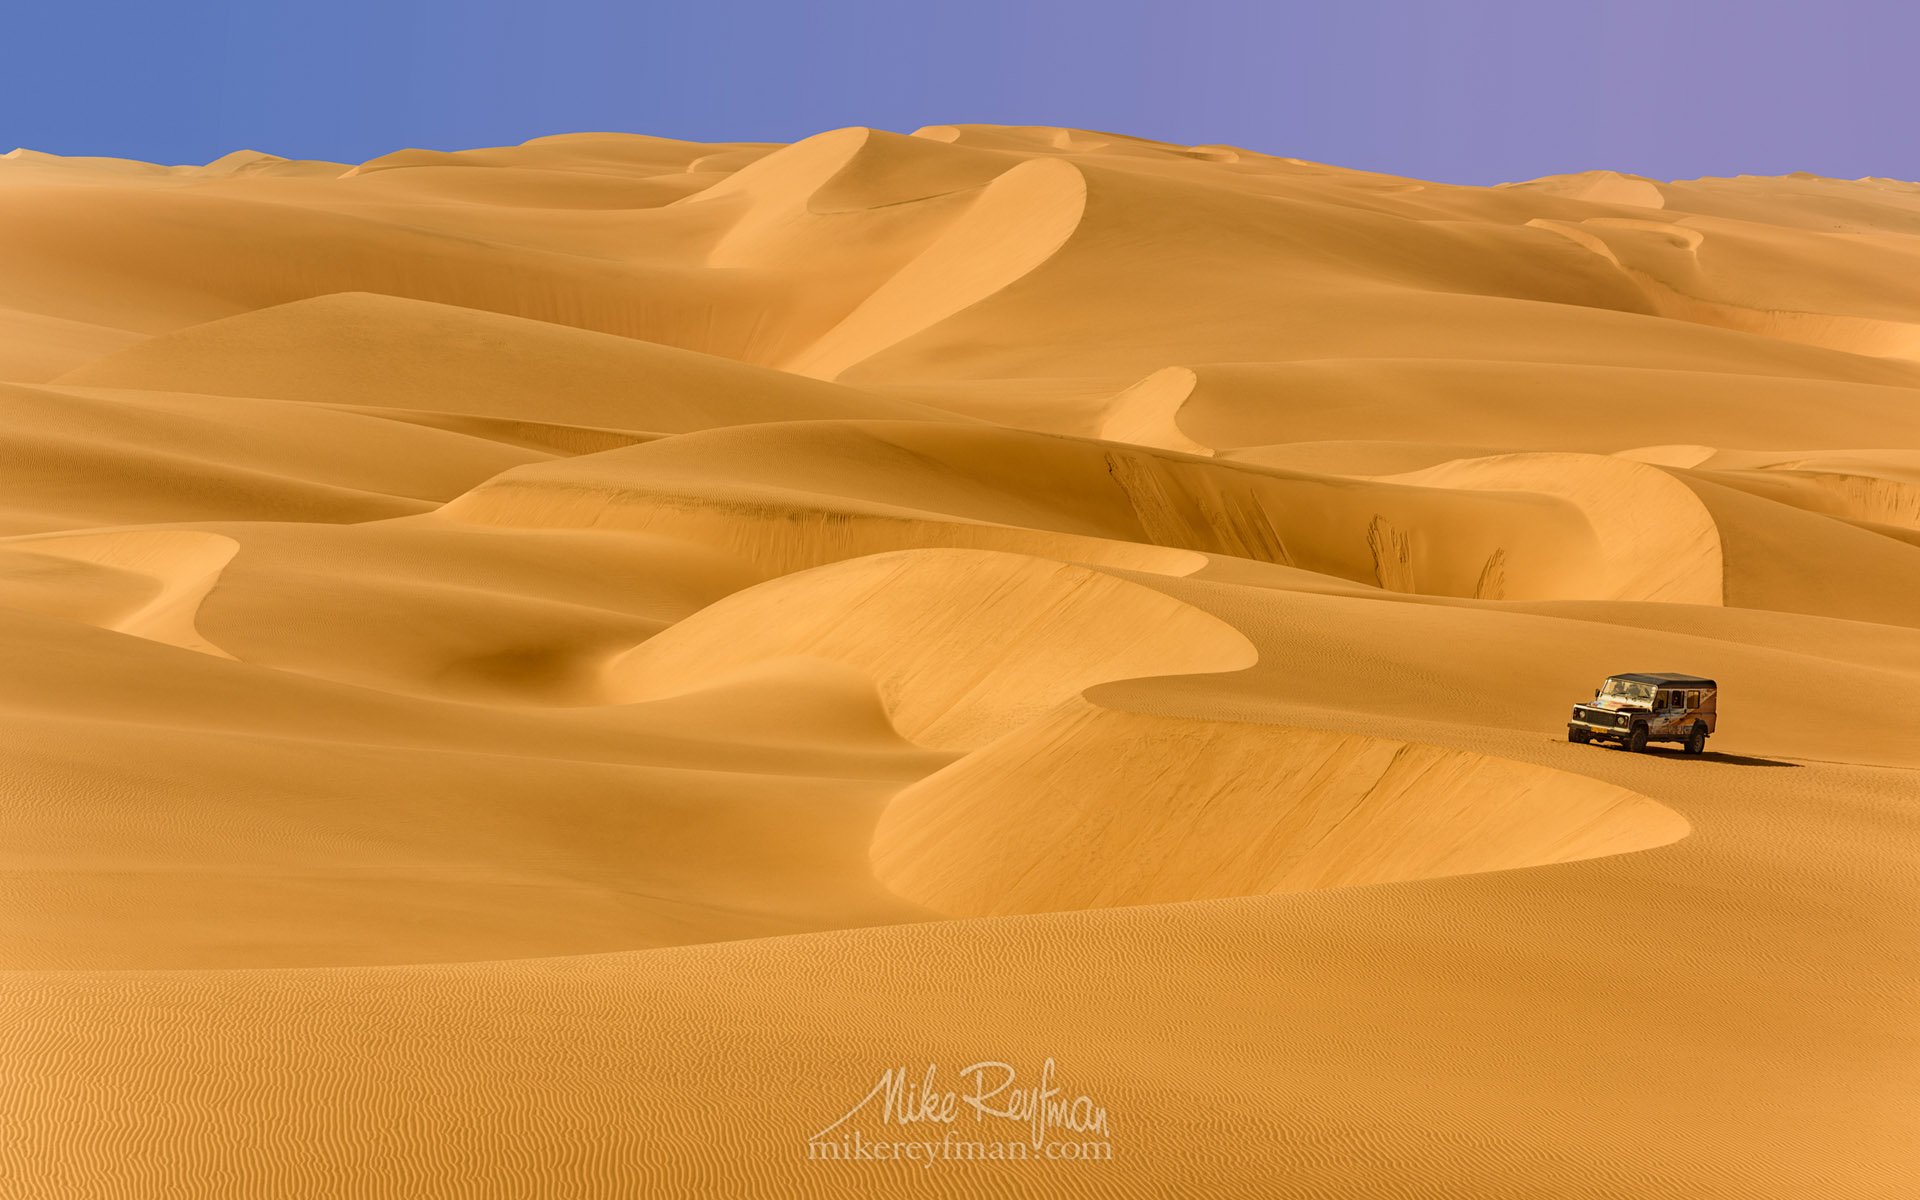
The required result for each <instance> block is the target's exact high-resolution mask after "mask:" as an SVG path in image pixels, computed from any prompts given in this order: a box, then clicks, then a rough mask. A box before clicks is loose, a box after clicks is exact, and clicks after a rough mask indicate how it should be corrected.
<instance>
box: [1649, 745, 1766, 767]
mask: <svg viewBox="0 0 1920 1200" xmlns="http://www.w3.org/2000/svg"><path fill="white" fill-rule="evenodd" d="M1616 749H1620V750H1625V749H1626V747H1624V746H1620V747H1616ZM1643 753H1646V754H1650V755H1653V756H1654V757H1656V758H1671V759H1674V760H1675V761H1677V762H1703V763H1727V764H1729V765H1731V766H1735V767H1797V766H1800V765H1801V764H1800V763H1797V762H1788V761H1787V760H1785V759H1783V758H1754V757H1752V756H1750V755H1746V754H1722V753H1720V752H1719V751H1718V750H1709V751H1707V752H1706V753H1705V754H1688V753H1687V752H1686V751H1685V750H1683V749H1681V748H1680V747H1678V746H1648V747H1647V748H1646V750H1645V751H1644V752H1643Z"/></svg>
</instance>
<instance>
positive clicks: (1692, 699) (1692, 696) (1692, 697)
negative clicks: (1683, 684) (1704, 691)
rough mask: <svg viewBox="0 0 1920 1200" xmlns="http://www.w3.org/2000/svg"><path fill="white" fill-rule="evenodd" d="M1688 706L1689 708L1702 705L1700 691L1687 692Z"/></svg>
mask: <svg viewBox="0 0 1920 1200" xmlns="http://www.w3.org/2000/svg"><path fill="white" fill-rule="evenodd" d="M1687 707H1688V708H1699V707H1700V693H1699V692H1688V693H1687Z"/></svg>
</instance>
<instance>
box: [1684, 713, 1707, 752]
mask: <svg viewBox="0 0 1920 1200" xmlns="http://www.w3.org/2000/svg"><path fill="white" fill-rule="evenodd" d="M1706 752H1707V727H1706V726H1705V725H1703V724H1701V723H1700V722H1698V721H1695V722H1694V723H1693V727H1692V728H1691V729H1688V730H1687V753H1688V754H1705V753H1706Z"/></svg>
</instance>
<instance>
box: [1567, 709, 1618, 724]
mask: <svg viewBox="0 0 1920 1200" xmlns="http://www.w3.org/2000/svg"><path fill="white" fill-rule="evenodd" d="M1573 719H1574V720H1576V721H1585V722H1587V723H1588V724H1589V725H1611V726H1613V727H1615V728H1618V727H1620V726H1622V725H1625V724H1626V723H1627V717H1626V714H1625V713H1617V712H1609V711H1607V710H1606V709H1604V708H1576V709H1574V710H1573Z"/></svg>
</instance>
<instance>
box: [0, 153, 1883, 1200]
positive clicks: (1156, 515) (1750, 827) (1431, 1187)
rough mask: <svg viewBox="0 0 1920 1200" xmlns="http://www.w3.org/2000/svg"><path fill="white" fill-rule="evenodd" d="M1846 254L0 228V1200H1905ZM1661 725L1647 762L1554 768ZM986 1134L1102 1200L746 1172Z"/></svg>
mask: <svg viewBox="0 0 1920 1200" xmlns="http://www.w3.org/2000/svg"><path fill="white" fill-rule="evenodd" d="M1917 246H1920V188H1917V187H1916V186H1915V185H1911V184H1899V183H1893V182H1889V181H1885V180H1861V181H1853V182H1847V181H1837V180H1822V179H1813V178H1810V177H1797V176H1796V177H1790V178H1784V179H1759V178H1740V179H1705V180H1694V181H1687V182H1679V183H1670V182H1662V181H1657V180H1649V179H1641V178H1638V177H1633V176H1625V175H1620V174H1617V173H1612V172H1596V173H1590V174H1587V175H1581V176H1569V177H1561V178H1554V179H1546V180H1536V181H1532V182H1529V183H1523V184H1515V185H1510V186H1501V187H1494V188H1471V187H1456V186H1451V185H1445V184H1438V183H1431V182H1426V181H1421V180H1414V179H1405V178H1400V177H1395V176H1388V175H1381V174H1377V173H1371V172H1364V171H1354V170H1347V169H1343V168H1338V167H1332V166H1327V165H1324V164H1317V163H1310V162H1304V161H1301V160H1298V159H1293V158H1287V157H1278V156H1273V155H1268V154H1262V153H1259V152H1256V151H1253V150H1250V149H1244V148H1240V147H1231V146H1220V145H1201V146H1185V145H1174V144H1169V143H1164V142H1156V141H1151V140H1147V139H1142V138H1134V137H1128V136H1124V135H1120V134H1114V133H1096V132H1089V131H1081V130H1071V129H1060V128H1054V127H1039V126H1036V127H1011V126H978V125H942V126H931V127H928V128H926V129H923V130H920V131H918V132H917V133H913V134H900V133H891V132H886V131H882V130H875V129H865V128H849V129H840V130H831V131H827V132H824V133H821V134H818V135H815V136H813V137H809V138H805V139H803V140H801V141H799V142H796V143H794V144H792V145H785V146H782V145H771V144H762V143H721V144H712V145H707V144H698V143H691V142H684V141H678V140H673V139H664V138H647V137H639V136H632V135H621V134H580V135H568V136H559V137H552V138H539V139H535V140H533V141H530V142H527V143H525V144H523V145H519V146H505V147H493V148H487V149H482V150H473V151H461V152H442V151H426V150H399V151H396V152H395V153H392V154H388V155H384V156H382V157H380V158H378V159H375V160H372V161H370V162H367V163H362V164H358V165H355V164H347V163H324V162H300V161H288V160H285V159H280V158H277V157H275V156H273V155H270V154H261V153H256V152H250V151H243V152H236V153H235V154H232V155H229V156H227V157H226V158H223V159H221V160H218V161H216V162H214V163H211V164H208V165H206V166H204V167H163V166H155V165H151V164H136V163H125V162H116V161H112V160H92V159H62V158H59V157H56V156H51V155H44V154H33V153H27V152H21V153H15V154H11V155H6V156H3V157H0V718H3V719H4V728H5V736H4V737H0V809H4V813H5V820H6V836H4V837H0V911H4V913H5V917H6V919H5V920H3V921H0V1006H5V1007H6V1009H7V1012H6V1018H5V1019H3V1020H0V1060H4V1061H5V1062H6V1063H7V1064H8V1069H7V1071H6V1072H4V1073H0V1075H4V1078H5V1079H6V1080H8V1081H10V1082H12V1083H14V1084H16V1085H17V1086H18V1088H19V1094H20V1096H21V1097H24V1099H23V1100H22V1102H21V1103H19V1104H17V1105H14V1106H12V1107H13V1109H14V1110H15V1111H12V1112H10V1118H12V1119H13V1120H14V1124H13V1125H12V1126H10V1127H9V1131H8V1134H7V1136H6V1137H3V1138H0V1177H4V1178H6V1179H7V1180H8V1181H9V1190H8V1193H7V1194H8V1197H9V1200H11V1197H12V1196H13V1195H14V1194H15V1193H16V1192H17V1193H18V1194H19V1195H21V1196H22V1197H35V1198H36V1200H37V1198H38V1197H46V1198H47V1200H70V1198H71V1197H74V1196H142V1197H144V1196H157V1195H174V1194H192V1195H195V1196H200V1195H205V1196H207V1197H227V1196H231V1197H235V1198H239V1197H246V1198H248V1200H251V1198H252V1197H254V1196H256V1195H258V1194H261V1192H262V1188H263V1186H266V1187H267V1190H269V1191H272V1192H274V1193H276V1194H286V1195H354V1196H362V1195H364V1196H369V1197H386V1196H395V1197H398V1196H408V1197H426V1198H433V1197H440V1196H448V1197H452V1196H475V1195H497V1194H506V1193H512V1194H515V1195H526V1196H529V1197H535V1196H554V1197H567V1198H568V1200H574V1198H577V1197H600V1196H605V1197H622V1198H624V1197H630V1196H634V1195H641V1194H652V1193H656V1192H658V1193H663V1194H665V1193H675V1194H677V1193H683V1192H684V1193H699V1194H723V1195H808V1194H825V1193H827V1192H831V1193H833V1194H848V1195H887V1196H894V1195H922V1194H925V1195H960V1194H964V1195H1007V1196H1015V1195H1020V1196H1026V1195H1032V1196H1046V1197H1052V1196H1065V1195H1071V1194H1078V1193H1079V1192H1080V1191H1081V1190H1084V1191H1085V1192H1087V1193H1088V1194H1099V1195H1127V1196H1134V1195H1138V1196H1158V1195H1174V1194H1196V1195H1198V1194H1204V1195H1220V1196H1241V1195H1259V1194H1268V1193H1273V1192H1276V1191H1284V1192H1287V1193H1289V1194H1299V1195H1313V1196H1328V1197H1346V1196H1354V1197H1371V1196H1378V1195H1404V1196H1419V1197H1427V1196H1433V1197H1448V1198H1452V1197H1461V1198H1466V1197H1473V1198H1476V1200H1477V1198H1479V1197H1490V1196H1569V1197H1587V1196H1593V1197H1598V1196H1602V1195H1606V1196H1618V1195H1669V1194H1671V1195H1688V1196H1703V1197H1705V1196H1739V1197H1741V1198H1742V1200H1747V1198H1749V1197H1764V1198H1766V1200H1803V1198H1804V1197H1807V1196H1823V1197H1824V1196H1833V1197H1860V1198H1862V1200H1869V1198H1870V1200H1880V1198H1882V1197H1887V1196H1892V1195H1895V1194H1904V1192H1903V1191H1902V1188H1903V1187H1905V1185H1906V1184H1907V1182H1908V1181H1909V1180H1910V1179H1912V1178H1913V1175H1914V1172H1913V1169H1912V1162H1911V1158H1912V1154H1911V1147H1912V1144H1913V1140H1912V1137H1911V1124H1912V1120H1911V1118H1912V1105H1911V1103H1910V1100H1911V1087H1910V1080H1909V1079H1908V1078H1906V1077H1905V1075H1904V1074H1903V1072H1902V1070H1901V1067H1902V1066H1904V1064H1907V1063H1910V1062H1911V1061H1913V1053H1912V1051H1913V1036H1912V1035H1913V1030H1914V1028H1915V1023H1914V1021H1913V1012H1912V1004H1911V999H1910V998H1911V996H1912V995H1914V994H1916V992H1915V990H1914V988H1913V987H1912V986H1910V985H1911V984H1912V983H1913V979H1912V974H1913V964H1912V961H1911V957H1912V956H1911V954H1910V952H1909V947H1911V946H1912V945H1913V944H1914V934H1915V929H1914V927H1913V914H1914V913H1917V912H1920V889H1917V887H1916V882H1915V877H1914V873H1913V870H1912V863H1913V861H1914V854H1913V842H1914V814H1915V813H1916V812H1920V790H1917V789H1916V784H1915V779H1916V776H1915V774H1914V772H1915V770H1916V769H1920V740H1917V739H1916V737H1915V723H1914V719H1913V716H1912V714H1913V711H1914V704H1913V700H1914V697H1916V696H1920V340H1916V337H1915V334H1914V331H1915V330H1917V329H1920V282H1917V281H1920V270H1915V269H1914V267H1915V266H1916V265H1920V262H1917V261H1916V256H1917V255H1920V251H1917V250H1916V247H1917ZM1657 670H1674V671H1679V672H1685V673H1689V674H1699V675H1705V676H1711V677H1714V678H1717V679H1719V680H1720V681H1721V684H1722V692H1721V697H1720V704H1719V720H1720V727H1719V729H1718V730H1717V731H1716V732H1715V734H1714V736H1713V738H1712V740H1711V741H1710V743H1709V744H1708V747H1707V752H1706V753H1705V754H1701V755H1694V754H1686V753H1683V752H1682V751H1681V750H1680V749H1679V748H1678V747H1677V746H1656V747H1654V748H1653V749H1652V750H1651V751H1650V752H1649V753H1644V754H1632V753H1627V752H1625V751H1622V750H1614V749H1611V748H1601V747H1598V746H1591V745H1573V744H1570V743H1569V742H1568V741H1567V740H1566V733H1565V722H1566V719H1567V716H1568V713H1569V706H1570V705H1571V704H1572V703H1574V702H1577V701H1581V700H1584V699H1586V698H1587V697H1588V696H1590V695H1591V693H1592V689H1593V688H1594V687H1595V686H1596V685H1597V684H1598V683H1599V682H1600V681H1601V680H1602V679H1603V678H1605V677H1606V676H1607V675H1608V674H1611V673H1617V672H1625V671H1657ZM954 918H963V919H954ZM983 1056H1004V1057H1005V1058H1006V1060H1007V1061H1009V1062H1012V1061H1015V1060H1018V1061H1020V1062H1021V1063H1023V1064H1024V1063H1032V1064H1034V1065H1036V1066H1037V1064H1039V1063H1041V1062H1043V1061H1046V1060H1049V1059H1053V1060H1057V1061H1058V1063H1059V1064H1060V1065H1061V1066H1062V1068H1063V1070H1067V1071H1071V1072H1072V1073H1073V1074H1074V1076H1075V1084H1074V1086H1076V1087H1079V1086H1084V1087H1085V1088H1087V1089H1088V1090H1089V1091H1090V1093H1091V1094H1094V1095H1097V1096H1098V1097H1100V1098H1101V1099H1102V1102H1105V1101H1106V1100H1107V1099H1108V1098H1111V1099H1112V1104H1113V1111H1114V1117H1115V1126H1116V1129H1119V1128H1121V1127H1124V1130H1125V1134H1124V1137H1125V1141H1124V1143H1121V1142H1120V1140H1119V1139H1118V1138H1116V1148H1117V1153H1116V1156H1115V1159H1114V1161H1112V1162H1104V1163H1080V1164H1073V1166H1072V1167H1069V1168H1066V1169H1061V1168H1062V1167H1063V1166H1064V1164H1056V1163H1040V1162H1033V1163H1013V1162H1008V1163H994V1164H980V1163H975V1164H969V1168H968V1169H971V1168H972V1167H978V1168H979V1173H978V1174H975V1175H962V1174H961V1173H960V1171H959V1168H957V1167H956V1169H955V1170H954V1171H946V1170H944V1169H943V1170H933V1171H910V1172H894V1171H874V1172H866V1173H861V1171H860V1167H861V1166H862V1164H848V1163H823V1162H816V1161H811V1160H810V1159H808V1158H807V1157H806V1156H805V1154H804V1153H803V1147H804V1146H805V1144H806V1142H807V1138H808V1136H809V1135H810V1134H812V1133H813V1132H814V1131H816V1130H818V1129H819V1128H821V1126H823V1125H824V1124H826V1123H827V1122H828V1121H830V1120H832V1119H833V1117H834V1116H835V1115H836V1114H837V1112H838V1109H836V1110H835V1111H832V1112H819V1113H816V1112H815V1111H814V1110H813V1109H812V1108H811V1107H809V1105H811V1104H812V1103H813V1097H816V1096H819V1095H825V1094H827V1093H829V1092H831V1093H832V1094H833V1095H834V1097H835V1100H836V1103H838V1102H839V1100H838V1097H839V1093H838V1092H837V1091H835V1090H834V1089H837V1088H840V1087H841V1086H842V1085H843V1084H845V1085H846V1086H847V1087H852V1086H853V1083H854V1082H856V1081H855V1080H854V1079H853V1076H855V1075H861V1074H863V1073H866V1072H868V1071H869V1068H870V1067H871V1068H873V1069H876V1070H877V1069H881V1068H883V1067H885V1066H887V1065H897V1064H901V1063H905V1064H910V1065H913V1066H914V1067H915V1069H917V1065H918V1064H921V1063H925V1062H929V1061H937V1062H939V1063H941V1064H942V1066H943V1069H951V1068H953V1067H957V1066H958V1065H960V1064H963V1063H966V1062H970V1061H976V1060H978V1059H980V1058H982V1057H983ZM1023 1070H1024V1067H1023ZM857 1082H859V1086H860V1088H862V1089H864V1088H866V1087H868V1086H871V1074H866V1075H865V1076H864V1078H862V1079H861V1080H858V1081H857ZM0 1090H4V1089H0ZM803 1094H804V1097H805V1098H804V1099H801V1098H797V1097H801V1096H802V1095H803ZM857 1094H858V1092H857V1091H856V1092H854V1093H853V1094H851V1095H849V1096H848V1097H847V1099H848V1100H851V1099H853V1098H854V1097H855V1096H857ZM743 1114H744V1115H743ZM816 1118H817V1119H816ZM1783 1130H1786V1131H1791V1133H1792V1135H1793V1136H1782V1131H1783ZM1809 1147H1813V1148H1814V1149H1811V1150H1810V1149H1808V1148H1809ZM943 1166H944V1164H943ZM1078 1167H1086V1168H1088V1169H1087V1170H1085V1171H1078V1170H1077V1169H1076V1168H1078ZM842 1168H846V1169H845V1170H842ZM269 1177H271V1181H272V1182H271V1184H270V1185H263V1184H262V1183H261V1180H263V1179H267V1178H269Z"/></svg>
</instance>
